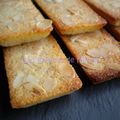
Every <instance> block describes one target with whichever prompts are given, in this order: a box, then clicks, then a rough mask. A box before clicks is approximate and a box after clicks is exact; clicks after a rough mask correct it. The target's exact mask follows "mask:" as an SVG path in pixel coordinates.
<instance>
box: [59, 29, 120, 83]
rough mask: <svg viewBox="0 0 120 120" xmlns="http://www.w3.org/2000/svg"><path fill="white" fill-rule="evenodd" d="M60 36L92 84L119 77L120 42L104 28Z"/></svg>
mask: <svg viewBox="0 0 120 120" xmlns="http://www.w3.org/2000/svg"><path fill="white" fill-rule="evenodd" d="M61 37H62V39H63V41H64V43H65V44H66V46H67V47H68V48H69V50H70V51H71V53H72V54H73V55H74V56H75V58H76V59H77V61H78V63H79V64H80V65H81V67H82V68H83V70H84V71H85V72H86V74H87V75H88V77H89V78H90V80H91V81H92V82H93V83H94V84H97V83H101V82H104V81H107V80H110V79H113V78H117V77H120V44H119V43H118V42H117V41H116V40H115V39H114V38H113V37H112V36H111V35H110V34H109V33H107V32H106V31H105V30H99V31H96V32H91V33H85V34H79V35H74V36H61Z"/></svg>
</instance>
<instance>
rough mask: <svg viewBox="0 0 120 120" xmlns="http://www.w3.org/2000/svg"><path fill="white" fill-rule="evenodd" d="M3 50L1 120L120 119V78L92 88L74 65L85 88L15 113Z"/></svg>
mask: <svg viewBox="0 0 120 120" xmlns="http://www.w3.org/2000/svg"><path fill="white" fill-rule="evenodd" d="M52 34H53V35H54V37H55V38H56V39H57V41H58V43H59V44H60V46H61V48H62V50H63V51H64V53H65V55H66V56H67V57H72V55H71V54H70V52H69V51H68V50H67V48H66V47H65V45H64V44H63V43H62V41H61V39H60V38H59V36H58V35H56V33H55V32H53V33H52ZM3 61H4V59H3V52H2V48H0V120H120V79H114V80H111V81H107V82H105V83H102V84H100V85H92V84H91V83H90V81H89V80H88V78H87V77H86V75H85V73H84V72H83V71H82V69H81V68H80V67H79V65H78V64H77V63H76V62H75V63H72V65H73V66H74V68H75V69H76V72H77V73H78V75H79V77H80V78H81V79H82V81H83V83H84V86H83V88H82V89H81V90H79V91H77V92H74V93H72V94H70V95H67V96H64V97H61V98H58V99H55V100H52V101H49V102H46V103H43V104H39V105H36V106H33V107H30V108H26V109H19V110H13V109H12V108H11V106H10V103H9V91H8V83H7V78H6V73H5V69H4V64H3Z"/></svg>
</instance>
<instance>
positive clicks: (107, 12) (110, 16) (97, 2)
mask: <svg viewBox="0 0 120 120" xmlns="http://www.w3.org/2000/svg"><path fill="white" fill-rule="evenodd" d="M84 1H86V2H87V3H88V4H89V5H90V6H91V7H92V8H93V9H94V10H95V11H96V12H98V13H99V14H100V15H101V16H103V17H104V18H105V19H106V20H108V21H109V23H110V24H112V25H114V26H120V0H84Z"/></svg>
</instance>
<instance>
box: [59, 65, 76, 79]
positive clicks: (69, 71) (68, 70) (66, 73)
mask: <svg viewBox="0 0 120 120" xmlns="http://www.w3.org/2000/svg"><path fill="white" fill-rule="evenodd" d="M59 70H60V73H61V74H62V75H63V77H64V78H65V79H67V80H71V79H72V78H75V71H74V69H73V68H72V67H70V66H68V64H66V63H62V64H61V65H60V66H59Z"/></svg>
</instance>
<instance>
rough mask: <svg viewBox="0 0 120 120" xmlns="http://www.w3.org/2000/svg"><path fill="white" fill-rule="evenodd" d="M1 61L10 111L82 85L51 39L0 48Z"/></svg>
mask: <svg viewBox="0 0 120 120" xmlns="http://www.w3.org/2000/svg"><path fill="white" fill-rule="evenodd" d="M4 58H5V67H6V72H7V77H8V83H9V90H10V99H11V104H12V107H13V108H24V107H28V106H32V105H35V104H38V103H41V102H45V101H48V100H51V99H54V98H57V97H60V96H63V95H66V94H69V93H71V92H73V91H75V90H78V89H79V88H81V86H82V82H81V81H80V79H79V78H78V76H77V74H76V72H75V70H74V69H73V67H72V66H71V65H70V64H69V62H68V60H67V58H66V57H65V55H64V54H63V52H62V51H61V49H60V47H59V46H58V44H57V42H56V41H55V39H54V38H53V37H52V36H49V37H48V38H45V39H41V40H40V41H37V42H33V43H27V44H25V45H20V46H15V47H9V48H4Z"/></svg>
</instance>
